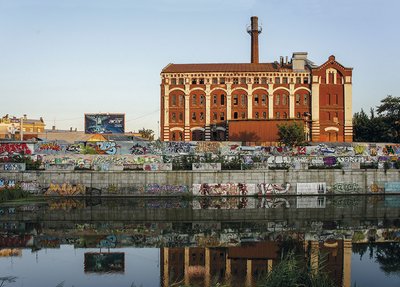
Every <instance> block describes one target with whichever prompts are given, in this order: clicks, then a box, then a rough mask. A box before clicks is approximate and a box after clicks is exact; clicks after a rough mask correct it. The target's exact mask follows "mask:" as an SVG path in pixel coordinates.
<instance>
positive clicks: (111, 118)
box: [85, 114, 125, 134]
mask: <svg viewBox="0 0 400 287" xmlns="http://www.w3.org/2000/svg"><path fill="white" fill-rule="evenodd" d="M85 133H86V134H123V133H125V114H85Z"/></svg>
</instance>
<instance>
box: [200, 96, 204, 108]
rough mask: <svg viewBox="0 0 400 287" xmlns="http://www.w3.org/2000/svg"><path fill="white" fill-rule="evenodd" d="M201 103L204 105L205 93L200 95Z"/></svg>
mask: <svg viewBox="0 0 400 287" xmlns="http://www.w3.org/2000/svg"><path fill="white" fill-rule="evenodd" d="M200 105H201V106H202V105H204V95H200Z"/></svg>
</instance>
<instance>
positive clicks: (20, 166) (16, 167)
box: [0, 162, 26, 171]
mask: <svg viewBox="0 0 400 287" xmlns="http://www.w3.org/2000/svg"><path fill="white" fill-rule="evenodd" d="M1 169H2V170H4V171H24V170H25V169H26V165H25V163H16V162H7V163H2V164H0V170H1Z"/></svg>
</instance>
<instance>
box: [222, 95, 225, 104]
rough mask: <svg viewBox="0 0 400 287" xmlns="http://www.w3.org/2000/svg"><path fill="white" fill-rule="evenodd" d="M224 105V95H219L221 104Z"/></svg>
mask: <svg viewBox="0 0 400 287" xmlns="http://www.w3.org/2000/svg"><path fill="white" fill-rule="evenodd" d="M223 105H225V96H224V95H223V94H222V95H221V106H223Z"/></svg>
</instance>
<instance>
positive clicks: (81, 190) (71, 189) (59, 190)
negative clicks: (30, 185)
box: [44, 183, 86, 196]
mask: <svg viewBox="0 0 400 287" xmlns="http://www.w3.org/2000/svg"><path fill="white" fill-rule="evenodd" d="M85 193H86V187H85V186H84V185H82V184H70V183H62V184H56V183H51V184H50V186H49V188H48V189H47V190H46V192H45V193H44V195H47V196H58V195H61V196H77V195H85Z"/></svg>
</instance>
